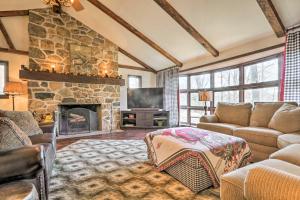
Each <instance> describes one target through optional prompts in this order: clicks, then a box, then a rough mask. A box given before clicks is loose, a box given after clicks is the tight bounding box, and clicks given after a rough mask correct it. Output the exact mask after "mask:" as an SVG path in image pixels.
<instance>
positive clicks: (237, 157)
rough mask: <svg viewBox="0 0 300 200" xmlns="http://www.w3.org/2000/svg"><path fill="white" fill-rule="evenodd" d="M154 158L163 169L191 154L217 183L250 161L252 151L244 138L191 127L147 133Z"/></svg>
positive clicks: (214, 183)
mask: <svg viewBox="0 0 300 200" xmlns="http://www.w3.org/2000/svg"><path fill="white" fill-rule="evenodd" d="M145 142H146V144H147V146H148V156H149V159H150V161H151V162H152V163H153V164H154V165H155V166H156V167H157V168H158V170H159V171H162V170H164V169H166V168H168V167H170V166H172V165H175V164H176V163H177V162H179V161H184V160H186V159H187V158H189V157H194V158H196V159H198V161H199V163H200V164H201V165H202V166H203V167H204V168H205V169H206V171H207V172H208V174H209V176H210V178H211V180H212V183H213V185H214V187H218V186H219V184H220V176H221V175H222V174H224V173H226V172H230V171H233V170H235V169H237V168H239V167H242V166H244V165H246V164H247V163H248V162H249V159H250V157H251V151H250V149H249V146H248V144H247V142H246V141H245V140H243V139H242V138H238V137H234V136H229V135H224V134H221V133H216V132H212V131H207V130H203V129H198V128H191V127H179V128H170V129H162V130H157V131H154V132H151V133H149V134H147V136H146V137H145Z"/></svg>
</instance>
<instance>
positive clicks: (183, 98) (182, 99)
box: [180, 93, 188, 106]
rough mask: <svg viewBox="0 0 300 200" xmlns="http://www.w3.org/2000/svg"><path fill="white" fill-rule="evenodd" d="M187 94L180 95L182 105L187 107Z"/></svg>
mask: <svg viewBox="0 0 300 200" xmlns="http://www.w3.org/2000/svg"><path fill="white" fill-rule="evenodd" d="M187 100H188V98H187V93H180V105H181V106H187Z"/></svg>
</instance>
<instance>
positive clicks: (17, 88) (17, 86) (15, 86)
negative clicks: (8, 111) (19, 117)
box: [4, 82, 26, 110]
mask: <svg viewBox="0 0 300 200" xmlns="http://www.w3.org/2000/svg"><path fill="white" fill-rule="evenodd" d="M25 91H26V88H25V86H24V85H23V84H22V83H21V82H8V83H6V84H5V87H4V93H5V94H8V95H9V96H12V99H13V110H15V96H16V95H21V94H24V93H25Z"/></svg>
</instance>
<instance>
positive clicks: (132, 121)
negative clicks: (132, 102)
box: [120, 108, 169, 129]
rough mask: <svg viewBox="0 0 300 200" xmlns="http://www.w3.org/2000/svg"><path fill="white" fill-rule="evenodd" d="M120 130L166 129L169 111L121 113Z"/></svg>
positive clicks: (142, 110)
mask: <svg viewBox="0 0 300 200" xmlns="http://www.w3.org/2000/svg"><path fill="white" fill-rule="evenodd" d="M120 126H121V128H153V129H160V128H168V127H169V111H159V110H157V109H156V110H153V109H148V108H146V109H134V110H131V111H121V125H120Z"/></svg>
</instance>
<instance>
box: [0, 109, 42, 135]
mask: <svg viewBox="0 0 300 200" xmlns="http://www.w3.org/2000/svg"><path fill="white" fill-rule="evenodd" d="M0 117H7V118H9V119H10V120H12V121H13V122H15V124H16V125H17V126H18V127H19V128H20V129H21V130H22V131H23V132H25V133H26V134H27V135H28V136H32V135H37V134H43V131H42V130H41V129H40V127H39V125H38V123H37V121H36V120H35V119H34V117H33V115H32V114H31V112H29V111H5V110H0Z"/></svg>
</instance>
